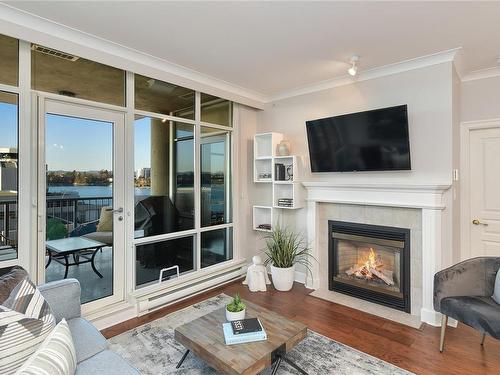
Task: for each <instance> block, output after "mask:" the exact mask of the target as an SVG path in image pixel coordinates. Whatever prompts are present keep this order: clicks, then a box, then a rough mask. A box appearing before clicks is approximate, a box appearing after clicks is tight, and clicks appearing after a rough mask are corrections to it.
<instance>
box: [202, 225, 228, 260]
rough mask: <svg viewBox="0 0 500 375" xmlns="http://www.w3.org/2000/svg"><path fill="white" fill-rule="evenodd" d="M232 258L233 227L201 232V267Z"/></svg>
mask: <svg viewBox="0 0 500 375" xmlns="http://www.w3.org/2000/svg"><path fill="white" fill-rule="evenodd" d="M231 259H233V228H224V229H216V230H212V231H209V232H202V233H201V267H202V268H204V267H208V266H212V265H214V264H218V263H221V262H225V261H227V260H231Z"/></svg>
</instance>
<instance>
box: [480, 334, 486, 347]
mask: <svg viewBox="0 0 500 375" xmlns="http://www.w3.org/2000/svg"><path fill="white" fill-rule="evenodd" d="M485 338H486V333H483V337H481V345H484V339H485Z"/></svg>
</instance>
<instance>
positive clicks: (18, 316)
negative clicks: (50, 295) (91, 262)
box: [0, 278, 55, 374]
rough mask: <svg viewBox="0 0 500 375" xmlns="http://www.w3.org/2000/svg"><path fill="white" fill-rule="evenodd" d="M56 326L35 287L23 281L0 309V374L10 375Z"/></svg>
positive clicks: (48, 308)
mask: <svg viewBox="0 0 500 375" xmlns="http://www.w3.org/2000/svg"><path fill="white" fill-rule="evenodd" d="M54 327H55V318H54V314H53V313H52V311H51V309H50V307H49V305H48V303H47V301H45V299H44V298H43V296H42V295H41V293H40V292H39V291H38V289H37V288H36V286H35V285H34V284H33V283H32V282H31V281H30V280H29V279H28V278H25V279H23V280H22V281H21V282H20V283H19V284H18V285H17V286H16V287H15V288H14V289H13V290H12V292H11V293H10V296H9V298H7V300H6V301H5V302H4V303H3V305H1V306H0V348H1V350H0V374H13V373H14V372H15V371H16V370H17V369H18V368H19V367H21V365H22V364H23V363H24V362H25V361H26V360H27V359H28V358H29V357H30V356H31V355H32V354H33V353H34V352H35V351H36V350H37V349H38V347H39V346H40V345H41V344H42V342H43V341H44V340H45V338H46V337H47V336H48V335H49V333H50V332H51V331H52V329H53V328H54Z"/></svg>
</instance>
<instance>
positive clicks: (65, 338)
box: [16, 319, 76, 375]
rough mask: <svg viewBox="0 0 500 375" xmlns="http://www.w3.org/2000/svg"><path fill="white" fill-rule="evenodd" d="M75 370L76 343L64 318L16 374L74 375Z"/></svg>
mask: <svg viewBox="0 0 500 375" xmlns="http://www.w3.org/2000/svg"><path fill="white" fill-rule="evenodd" d="M75 371H76V352H75V345H74V343H73V337H72V336H71V331H70V330H69V326H68V323H67V322H66V320H65V319H63V320H61V321H60V322H59V324H57V326H56V328H54V329H53V331H52V332H51V333H50V334H49V336H48V337H47V338H46V339H45V341H44V342H43V343H42V345H41V346H40V347H39V348H38V350H37V351H36V352H35V353H34V354H33V355H32V356H31V357H30V358H29V359H28V360H27V361H26V362H25V363H24V364H23V365H22V367H21V368H20V369H19V370H18V371H17V372H16V375H74V373H75Z"/></svg>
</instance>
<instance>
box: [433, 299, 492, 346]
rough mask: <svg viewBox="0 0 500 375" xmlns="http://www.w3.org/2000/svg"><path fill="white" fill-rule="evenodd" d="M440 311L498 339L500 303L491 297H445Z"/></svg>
mask: <svg viewBox="0 0 500 375" xmlns="http://www.w3.org/2000/svg"><path fill="white" fill-rule="evenodd" d="M441 312H442V313H443V314H444V315H447V316H449V317H451V318H454V319H457V320H458V321H460V322H462V323H464V324H467V325H468V326H471V327H473V328H475V329H477V330H479V331H481V332H486V333H488V334H489V335H490V336H492V337H494V338H496V339H500V305H498V304H497V303H496V302H495V301H494V300H493V298H491V297H446V298H444V299H443V300H442V301H441Z"/></svg>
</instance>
